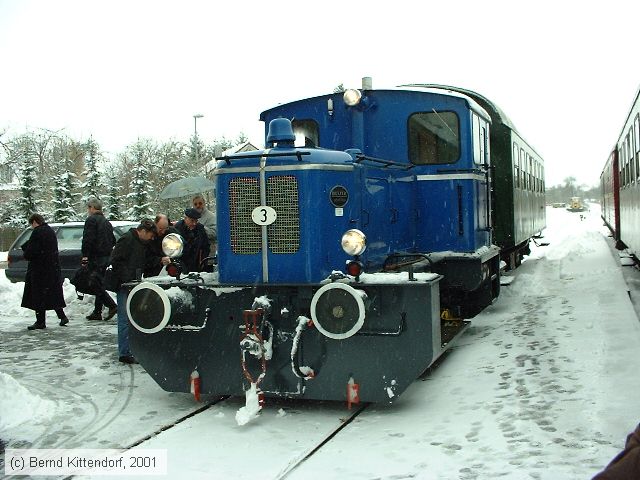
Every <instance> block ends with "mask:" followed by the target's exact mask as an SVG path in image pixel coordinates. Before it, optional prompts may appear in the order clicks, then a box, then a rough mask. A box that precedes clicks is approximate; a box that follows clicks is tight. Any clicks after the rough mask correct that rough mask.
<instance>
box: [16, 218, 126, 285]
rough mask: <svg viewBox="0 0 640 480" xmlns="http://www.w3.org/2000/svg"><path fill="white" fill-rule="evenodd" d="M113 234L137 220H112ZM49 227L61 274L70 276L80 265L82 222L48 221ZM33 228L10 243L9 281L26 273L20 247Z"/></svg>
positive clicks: (117, 233)
mask: <svg viewBox="0 0 640 480" xmlns="http://www.w3.org/2000/svg"><path fill="white" fill-rule="evenodd" d="M111 224H112V225H113V234H114V235H115V237H116V240H117V239H118V238H120V237H121V236H122V235H123V234H124V233H126V232H127V231H129V229H130V228H132V227H136V226H137V225H138V222H127V221H118V220H116V221H112V222H111ZM49 225H50V226H51V228H53V230H54V231H55V232H56V236H57V237H58V256H59V257H60V268H61V269H62V276H63V277H65V278H72V277H73V274H74V272H75V271H76V270H77V269H78V267H79V266H80V261H81V260H82V252H81V248H82V233H83V230H84V222H68V223H50V224H49ZM31 232H33V228H31V227H29V228H27V229H25V230H24V231H23V232H22V233H21V234H20V235H18V238H16V240H15V242H13V244H12V245H11V248H10V249H9V252H8V255H7V268H6V270H5V275H6V276H7V278H8V279H9V281H11V282H14V283H15V282H24V279H25V276H26V274H27V264H28V263H29V262H27V261H26V260H25V259H24V255H23V254H22V249H21V248H20V247H21V246H22V245H23V244H24V242H26V241H27V240H29V238H31Z"/></svg>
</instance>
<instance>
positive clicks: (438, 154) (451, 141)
mask: <svg viewBox="0 0 640 480" xmlns="http://www.w3.org/2000/svg"><path fill="white" fill-rule="evenodd" d="M408 134H409V161H410V162H411V163H413V164H414V165H437V164H443V163H454V162H456V161H457V160H458V159H459V158H460V122H459V120H458V115H457V114H456V113H455V112H447V111H443V112H435V111H434V112H421V113H414V114H413V115H411V116H410V117H409V124H408Z"/></svg>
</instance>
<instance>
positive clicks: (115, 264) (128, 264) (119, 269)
mask: <svg viewBox="0 0 640 480" xmlns="http://www.w3.org/2000/svg"><path fill="white" fill-rule="evenodd" d="M156 232H157V228H156V224H155V223H154V222H153V221H152V220H149V219H145V220H142V221H141V222H140V225H138V226H137V227H136V228H132V229H130V230H129V231H128V232H127V233H125V234H124V235H123V236H121V237H120V238H119V239H118V242H117V243H116V246H115V248H114V249H113V252H112V253H111V267H112V269H113V277H114V281H115V283H116V292H117V294H116V295H117V300H118V360H119V361H120V362H122V363H128V364H131V363H138V362H137V361H136V359H135V358H134V357H133V355H132V354H131V350H130V349H129V318H128V317H127V290H126V289H123V288H122V284H123V283H126V282H130V281H132V280H136V279H140V278H142V272H143V271H144V267H145V254H146V252H147V244H148V243H149V242H150V241H151V240H153V239H154V238H155V236H156Z"/></svg>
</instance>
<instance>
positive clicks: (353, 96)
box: [342, 88, 362, 107]
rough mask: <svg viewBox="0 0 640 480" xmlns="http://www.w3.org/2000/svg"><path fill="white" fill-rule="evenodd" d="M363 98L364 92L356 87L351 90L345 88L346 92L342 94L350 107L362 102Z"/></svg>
mask: <svg viewBox="0 0 640 480" xmlns="http://www.w3.org/2000/svg"><path fill="white" fill-rule="evenodd" d="M361 98H362V93H361V92H360V90H356V89H355V88H350V89H349V90H345V92H344V94H343V95H342V99H343V100H344V103H346V104H347V105H349V106H350V107H353V106H355V105H357V104H358V103H360V99H361Z"/></svg>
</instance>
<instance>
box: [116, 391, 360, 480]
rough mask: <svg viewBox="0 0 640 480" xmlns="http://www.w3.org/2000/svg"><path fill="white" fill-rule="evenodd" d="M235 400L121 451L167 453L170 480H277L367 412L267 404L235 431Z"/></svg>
mask: <svg viewBox="0 0 640 480" xmlns="http://www.w3.org/2000/svg"><path fill="white" fill-rule="evenodd" d="M241 400H242V399H240V398H236V397H218V398H215V399H213V400H209V401H207V402H206V403H205V404H204V405H203V406H202V407H201V408H199V409H198V410H195V411H193V412H191V413H190V414H188V415H185V416H183V417H181V418H179V419H177V420H176V421H174V422H171V423H170V424H167V425H166V426H163V427H161V428H159V429H157V430H155V431H154V432H152V433H150V434H147V435H144V436H142V437H140V438H139V439H137V440H135V441H133V442H131V443H130V444H129V445H128V446H127V448H126V450H134V451H135V450H145V449H167V450H168V472H167V473H168V475H170V476H176V475H181V476H185V475H186V476H189V477H191V478H193V477H198V476H199V475H203V476H207V477H208V478H227V477H229V476H232V477H233V478H272V479H277V480H283V479H286V478H288V477H289V476H290V474H291V473H292V472H294V470H296V469H297V468H298V467H299V466H300V465H302V464H303V463H304V462H305V461H307V460H308V459H309V458H311V457H312V456H313V455H314V454H316V453H317V452H318V451H319V450H320V449H322V447H324V446H325V445H327V444H328V443H329V442H331V440H332V439H333V438H334V437H335V436H336V435H338V434H339V433H340V432H342V431H343V430H344V429H346V428H348V427H349V425H351V424H352V423H353V422H354V421H355V420H356V419H357V417H358V415H360V413H362V412H363V411H365V410H366V409H367V407H368V406H369V404H362V405H359V406H354V407H353V408H352V409H351V410H347V409H346V407H345V406H344V404H342V403H337V402H309V401H304V402H300V401H293V400H279V399H278V400H276V399H267V405H266V406H265V408H264V409H263V411H262V412H261V414H260V415H259V416H258V418H255V419H253V420H252V421H251V422H250V423H249V424H248V425H245V426H238V425H237V423H236V421H235V412H236V411H237V410H238V408H239V407H240V406H242V405H243V403H242V402H241ZM292 424H294V426H292ZM292 433H295V438H294V436H292ZM234 457H235V458H234Z"/></svg>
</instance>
